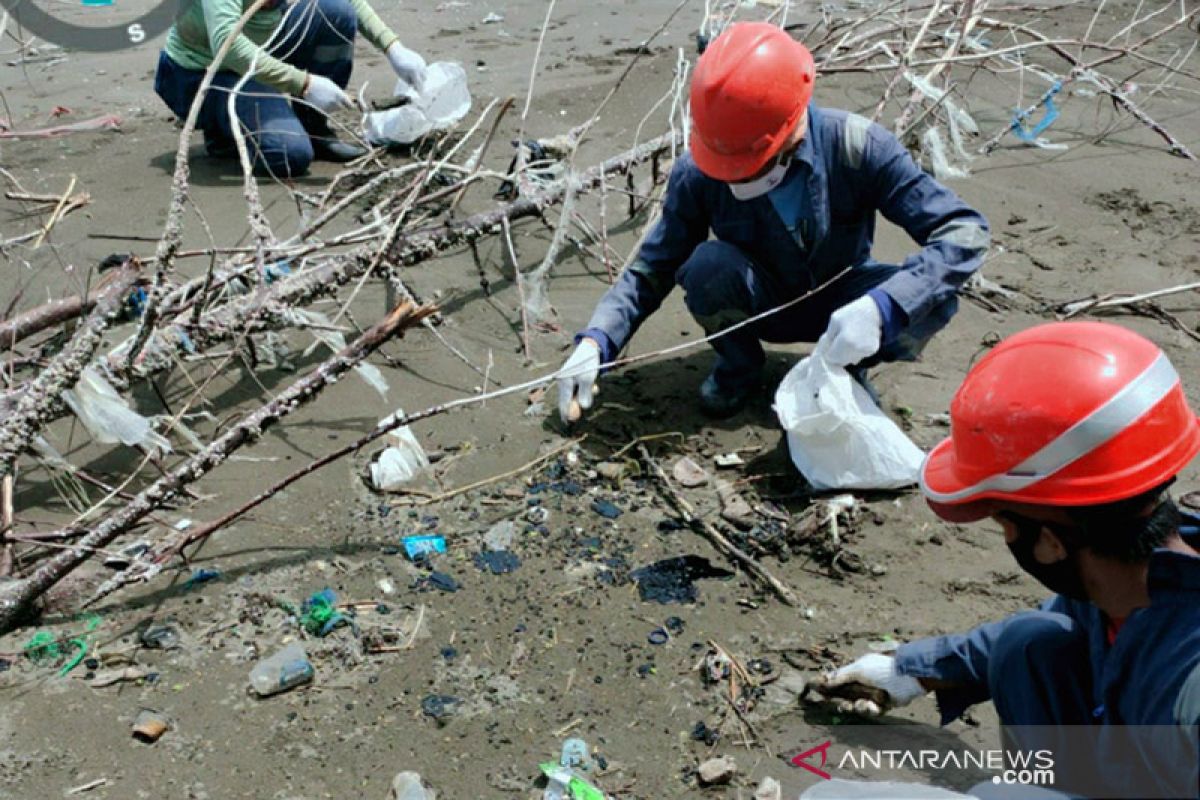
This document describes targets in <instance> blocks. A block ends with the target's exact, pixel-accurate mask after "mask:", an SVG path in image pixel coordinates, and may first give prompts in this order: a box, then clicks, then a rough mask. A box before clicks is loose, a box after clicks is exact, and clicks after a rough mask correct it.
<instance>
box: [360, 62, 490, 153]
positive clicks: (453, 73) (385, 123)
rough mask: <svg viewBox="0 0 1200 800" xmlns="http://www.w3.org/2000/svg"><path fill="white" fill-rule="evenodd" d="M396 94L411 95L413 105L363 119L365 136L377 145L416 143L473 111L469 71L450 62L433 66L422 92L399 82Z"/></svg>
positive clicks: (377, 112) (430, 66) (399, 95)
mask: <svg viewBox="0 0 1200 800" xmlns="http://www.w3.org/2000/svg"><path fill="white" fill-rule="evenodd" d="M393 94H394V95H395V96H397V97H405V96H407V97H408V98H409V99H410V102H408V103H405V104H403V105H399V106H396V107H394V108H389V109H386V110H384V111H370V112H368V113H367V114H366V115H365V117H364V118H363V135H364V137H365V138H366V140H367V141H368V142H370V143H371V144H373V145H375V146H386V145H394V144H412V143H413V142H415V141H416V140H418V139H420V138H421V137H422V136H424V135H425V134H427V133H429V132H430V131H434V130H446V129H447V128H449V127H451V126H452V125H454V124H455V123H456V122H458V121H459V120H461V119H462V118H463V117H465V116H466V115H467V112H468V111H470V110H471V93H470V91H469V90H468V89H467V73H466V71H465V70H463V68H462V66H460V65H459V64H454V63H450V62H446V61H439V62H437V63H434V64H430V65H429V67H428V68H427V69H426V70H425V85H424V87H422V89H421V92H420V93H416V92H414V91H413V89H412V87H410V86H409V85H408V84H407V83H405V82H404V81H397V82H396V88H395V91H394V93H393Z"/></svg>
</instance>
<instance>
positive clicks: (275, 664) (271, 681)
mask: <svg viewBox="0 0 1200 800" xmlns="http://www.w3.org/2000/svg"><path fill="white" fill-rule="evenodd" d="M314 674H315V672H314V670H313V666H312V664H311V663H309V660H308V654H307V653H305V652H304V645H302V644H300V643H299V642H292V643H291V644H289V645H288V646H287V647H284V648H283V649H282V650H279V651H278V652H276V653H275V654H273V655H272V656H270V657H269V658H264V659H263V660H262V661H259V662H258V663H257V664H255V665H254V668H253V669H251V670H250V686H251V687H252V688H253V689H254V691H255V692H256V693H257V694H258V696H259V697H269V696H270V695H273V694H278V693H280V692H286V691H287V690H288V689H291V688H293V687H296V686H301V685H303V684H306V683H310V682H312V679H313V676H314Z"/></svg>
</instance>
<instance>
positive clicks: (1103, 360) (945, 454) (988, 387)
mask: <svg viewBox="0 0 1200 800" xmlns="http://www.w3.org/2000/svg"><path fill="white" fill-rule="evenodd" d="M950 425H951V430H952V433H951V436H950V438H949V439H947V440H946V441H944V442H942V443H941V444H940V445H938V447H936V448H935V449H934V450H933V452H932V453H931V454H930V455H929V457H928V459H927V460H926V462H925V465H924V467H923V468H922V475H921V488H922V490H923V492H924V494H925V496H926V498H927V500H928V502H929V505H930V506H931V507H932V509H933V510H934V512H935V513H936V514H937V515H938V516H940V517H942V518H943V519H947V520H950V521H952V522H960V523H962V522H971V521H976V520H983V519H991V520H992V521H994V522H995V523H997V524H998V525H999V526H1000V528H1001V529H1002V530H1003V532H1004V539H1005V541H1006V542H1007V544H1008V547H1009V549H1010V550H1011V551H1012V554H1013V556H1014V558H1016V561H1017V563H1018V564H1019V565H1020V566H1021V567H1022V569H1024V570H1025V571H1026V572H1028V573H1029V574H1030V575H1032V576H1033V577H1034V578H1036V579H1037V580H1038V581H1039V582H1041V583H1042V584H1043V585H1044V586H1045V587H1046V588H1048V589H1049V590H1050V591H1052V592H1054V593H1055V594H1054V596H1053V597H1052V598H1050V599H1049V600H1047V601H1046V602H1044V603H1043V604H1042V605H1041V608H1040V609H1039V610H1036V611H1027V612H1024V613H1019V614H1015V615H1013V616H1010V617H1008V618H1007V619H1004V620H1001V621H999V622H990V623H987V624H984V625H981V626H979V627H978V628H975V629H974V630H972V631H970V632H968V633H964V634H954V635H950V636H937V637H934V638H930V639H922V640H919V641H915V642H911V643H908V644H904V645H902V646H900V647H899V649H898V650H897V651H896V653H895V655H894V656H889V655H884V654H879V653H873V654H870V655H867V656H864V657H862V658H860V659H858V660H857V661H855V662H853V663H852V664H850V665H849V666H846V667H843V668H841V669H840V670H837V671H835V672H834V673H833V674H832V675H831V676H828V677H827V678H826V679H825V686H826V687H837V686H841V687H842V689H843V690H846V689H850V688H851V687H849V686H847V684H850V683H851V682H853V683H854V684H855V685H856V686H860V685H864V684H865V685H867V686H871V687H875V688H877V689H881V690H883V691H884V692H885V693H886V697H887V698H888V700H887V702H885V703H884V704H883V705H884V707H882V708H881V707H880V706H879V704H878V703H877V702H875V701H872V700H868V699H864V698H862V697H856V696H855V695H856V692H857V689H853V690H851V691H850V692H848V693H847V692H845V691H843V692H842V694H843V695H846V694H848V695H849V696H848V697H846V696H843V698H842V699H841V700H840V701H839V702H840V703H841V705H842V706H843V710H845V711H857V712H860V713H867V714H879V713H882V712H885V711H887V710H888V708H890V707H892V706H900V705H905V704H907V703H909V702H911V701H912V700H914V699H916V698H917V697H920V696H922V695H924V694H925V693H926V692H927V691H930V690H934V691H936V693H937V701H938V706H939V709H940V711H941V717H942V722H943V724H944V723H947V722H950V721H951V720H954V719H956V718H957V717H958V716H959V715H960V714H962V713H963V711H964V710H965V709H966V708H967V707H969V706H971V705H972V704H974V703H979V702H982V701H985V700H989V699H990V700H991V701H992V702H993V703H994V704H995V706H996V711H997V713H998V714H999V717H1000V721H1001V723H1002V725H1003V726H1004V727H1003V733H1004V738H1005V743H1006V745H1007V746H1009V747H1017V748H1020V749H1022V750H1025V751H1027V752H1028V751H1037V750H1047V751H1049V754H1050V758H1051V760H1052V761H1053V773H1054V786H1055V791H1054V792H1045V791H1039V790H1034V789H1029V790H1021V791H1014V790H1013V789H1012V787H1005V786H996V785H994V784H985V785H983V786H981V787H976V789H975V790H973V792H972V793H973V794H975V795H976V796H978V797H981V798H984V797H989V798H990V797H1005V798H1009V797H1022V798H1024V797H1063V796H1069V797H1077V796H1082V797H1119V798H1162V797H1171V798H1178V797H1188V798H1195V797H1197V796H1198V794H1200V785H1198V781H1200V771H1198V769H1197V763H1198V761H1200V736H1198V731H1200V552H1198V548H1200V527H1197V526H1198V523H1200V519H1198V518H1196V517H1194V516H1191V515H1184V514H1182V513H1181V512H1180V510H1179V509H1178V508H1177V507H1176V505H1175V504H1174V503H1173V502H1172V500H1171V499H1170V498H1169V497H1168V496H1167V494H1166V491H1165V490H1166V488H1167V486H1168V485H1169V484H1170V483H1171V482H1172V481H1173V480H1174V478H1175V476H1176V475H1177V474H1178V473H1179V472H1180V471H1181V470H1182V469H1183V468H1184V467H1185V466H1187V464H1188V462H1190V461H1191V460H1192V459H1193V458H1194V457H1195V455H1196V453H1197V451H1200V426H1198V425H1197V420H1196V417H1195V415H1194V414H1193V412H1192V411H1191V409H1190V408H1189V407H1188V403H1187V400H1186V398H1185V397H1184V394H1183V389H1182V387H1181V385H1180V379H1179V375H1178V374H1176V372H1175V369H1174V367H1172V366H1171V362H1170V361H1168V360H1167V357H1166V356H1165V355H1164V354H1163V353H1162V351H1161V350H1159V348H1158V347H1156V346H1155V345H1154V344H1153V343H1151V342H1149V341H1147V340H1146V339H1144V338H1142V337H1141V336H1139V335H1137V334H1135V333H1133V332H1131V331H1128V330H1126V329H1124V328H1120V327H1118V326H1115V325H1108V324H1102V323H1094V322H1080V323H1066V322H1064V323H1052V324H1049V325H1041V326H1038V327H1035V328H1032V329H1030V330H1027V331H1025V332H1023V333H1019V334H1017V335H1015V336H1012V337H1010V338H1009V339H1007V340H1005V341H1003V342H1001V343H1000V344H999V345H998V346H997V347H996V348H995V349H993V350H992V351H991V352H990V353H989V354H988V355H987V356H986V357H985V358H983V359H982V360H981V361H980V362H979V364H978V365H976V366H975V368H974V369H972V370H971V372H970V373H969V374H968V375H967V378H966V380H965V382H964V383H963V385H962V387H961V388H959V390H958V393H957V394H956V395H955V397H954V401H953V403H952V405H951V406H950ZM835 694H836V693H835ZM1060 792H1065V793H1066V794H1065V795H1064V794H1061V793H1060Z"/></svg>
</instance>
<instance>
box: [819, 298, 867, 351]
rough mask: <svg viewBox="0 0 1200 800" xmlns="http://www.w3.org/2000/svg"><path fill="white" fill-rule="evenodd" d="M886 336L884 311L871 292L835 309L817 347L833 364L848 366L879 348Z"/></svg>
mask: <svg viewBox="0 0 1200 800" xmlns="http://www.w3.org/2000/svg"><path fill="white" fill-rule="evenodd" d="M882 339H883V314H882V313H880V311H879V304H877V303H876V302H875V300H874V298H872V297H871V296H870V295H863V296H862V297H860V298H858V299H857V300H855V301H854V302H853V303H847V304H846V305H844V306H842V307H841V308H839V309H838V310H837V311H835V312H833V316H831V317H830V318H829V327H828V328H826V329H825V333H823V334H821V338H820V339H819V340H818V341H817V349H818V350H820V351H821V353H822V354H823V355H824V357H825V360H826V361H828V362H829V363H830V364H833V365H835V366H839V367H849V366H853V365H854V364H857V363H858V362H860V361H862V360H863V359H864V358H869V357H871V356H873V355H875V354H876V353H877V352H879V346H880V344H881V342H882Z"/></svg>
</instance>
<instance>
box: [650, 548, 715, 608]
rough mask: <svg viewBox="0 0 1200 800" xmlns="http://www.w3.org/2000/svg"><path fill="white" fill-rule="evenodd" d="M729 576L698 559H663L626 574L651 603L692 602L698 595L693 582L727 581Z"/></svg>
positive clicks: (676, 557) (700, 558) (678, 557)
mask: <svg viewBox="0 0 1200 800" xmlns="http://www.w3.org/2000/svg"><path fill="white" fill-rule="evenodd" d="M732 576H733V573H732V572H730V571H729V570H727V569H721V568H720V567H714V566H713V565H712V562H710V561H709V560H708V559H707V558H703V557H702V556H693V555H688V556H675V557H674V558H664V559H663V560H662V561H656V562H654V563H653V564H650V565H648V566H645V567H641V568H640V569H635V570H634V571H633V572H631V573H629V577H630V578H632V579H633V580H634V581H635V582H636V583H637V586H638V593H639V594H640V595H641V598H642V599H643V600H646V601H653V602H655V603H664V604H665V603H694V602H695V601H696V598H697V597H698V595H699V593H698V591H697V589H696V584H695V581H697V580H700V579H702V578H730V577H732Z"/></svg>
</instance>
